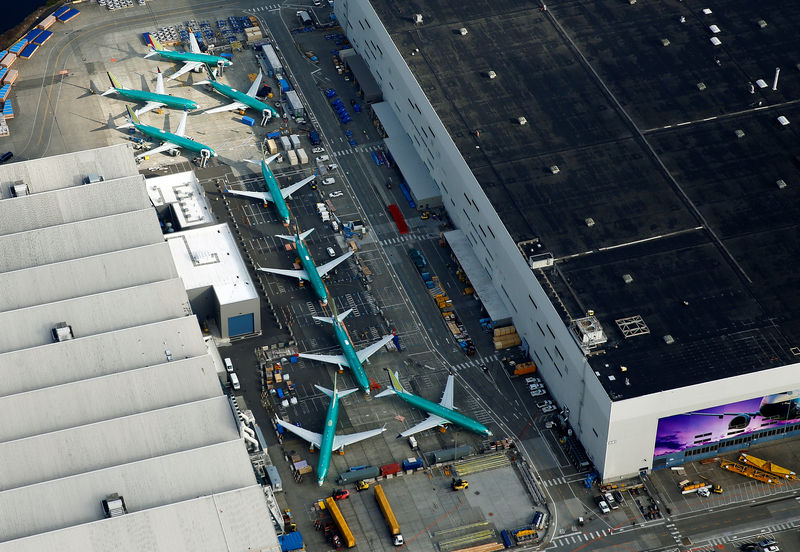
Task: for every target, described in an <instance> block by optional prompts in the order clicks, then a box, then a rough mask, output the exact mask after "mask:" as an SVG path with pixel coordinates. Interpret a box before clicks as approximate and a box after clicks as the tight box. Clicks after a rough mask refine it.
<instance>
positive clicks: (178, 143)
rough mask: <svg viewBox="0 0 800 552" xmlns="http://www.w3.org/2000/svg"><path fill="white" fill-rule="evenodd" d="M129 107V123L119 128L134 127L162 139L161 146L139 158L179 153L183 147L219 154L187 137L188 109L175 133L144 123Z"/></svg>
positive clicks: (202, 153)
mask: <svg viewBox="0 0 800 552" xmlns="http://www.w3.org/2000/svg"><path fill="white" fill-rule="evenodd" d="M127 109H128V123H126V124H124V125H120V126H118V127H117V128H129V127H134V128H135V129H136V130H138V131H139V132H141V133H142V134H144V135H145V136H149V137H150V138H153V139H154V140H161V141H162V144H161V145H160V146H158V147H156V148H153V149H151V150H149V151H146V152H144V153H140V154H138V155H137V156H136V159H137V160H139V159H141V158H142V157H145V156H147V155H151V154H153V153H160V152H162V151H169V152H170V153H171V154H172V155H177V154H178V153H177V152H178V150H179V149H181V148H184V149H186V150H189V151H193V152H195V153H199V154H200V155H207V156H208V157H216V156H217V152H215V151H214V150H213V149H211V148H210V147H209V146H206V145H205V144H201V143H200V142H195V141H194V140H192V139H191V138H187V137H186V116H187V115H189V113H188V112H187V111H184V112H183V118H182V119H181V122H180V124H178V129H177V130H176V131H175V132H174V133H173V132H167V131H166V130H159V129H157V128H156V127H152V126H150V125H145V124H142V122H141V121H140V120H139V117H137V116H136V113H134V112H133V110H131V108H130V106H127Z"/></svg>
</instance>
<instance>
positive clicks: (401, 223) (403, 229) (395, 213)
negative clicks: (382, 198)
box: [389, 203, 408, 234]
mask: <svg viewBox="0 0 800 552" xmlns="http://www.w3.org/2000/svg"><path fill="white" fill-rule="evenodd" d="M389 213H390V214H391V215H392V218H393V219H394V223H395V224H396V225H397V230H398V231H399V232H400V233H401V234H408V224H406V219H405V218H404V217H403V213H401V212H400V207H398V206H397V204H396V203H392V204H391V205H389Z"/></svg>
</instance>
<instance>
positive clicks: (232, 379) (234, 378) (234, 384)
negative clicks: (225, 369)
mask: <svg viewBox="0 0 800 552" xmlns="http://www.w3.org/2000/svg"><path fill="white" fill-rule="evenodd" d="M228 381H230V382H231V387H233V390H234V391H239V390H240V389H241V388H242V386H241V385H240V384H239V376H237V375H236V373H234V372H231V373H230V374H228Z"/></svg>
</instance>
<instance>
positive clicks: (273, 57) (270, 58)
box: [261, 44, 283, 75]
mask: <svg viewBox="0 0 800 552" xmlns="http://www.w3.org/2000/svg"><path fill="white" fill-rule="evenodd" d="M261 51H262V52H263V53H264V57H265V58H266V59H267V65H268V66H269V68H270V69H271V70H272V74H273V75H274V74H275V73H283V66H282V65H281V62H280V60H279V59H278V54H276V53H275V48H273V47H272V45H271V44H264V45H263V46H262V47H261Z"/></svg>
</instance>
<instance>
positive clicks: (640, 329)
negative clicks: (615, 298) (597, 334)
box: [614, 314, 650, 339]
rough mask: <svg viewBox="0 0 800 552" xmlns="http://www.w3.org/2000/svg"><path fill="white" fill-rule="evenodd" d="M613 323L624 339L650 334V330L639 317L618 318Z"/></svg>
mask: <svg viewBox="0 0 800 552" xmlns="http://www.w3.org/2000/svg"><path fill="white" fill-rule="evenodd" d="M614 322H616V323H617V327H618V328H619V331H621V332H622V336H623V337H624V338H625V339H628V338H629V337H636V336H637V335H647V334H649V333H650V328H648V327H647V324H645V323H644V320H643V319H642V317H641V316H640V315H638V314H637V315H635V316H629V317H627V318H619V319H617V320H615V321H614Z"/></svg>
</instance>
